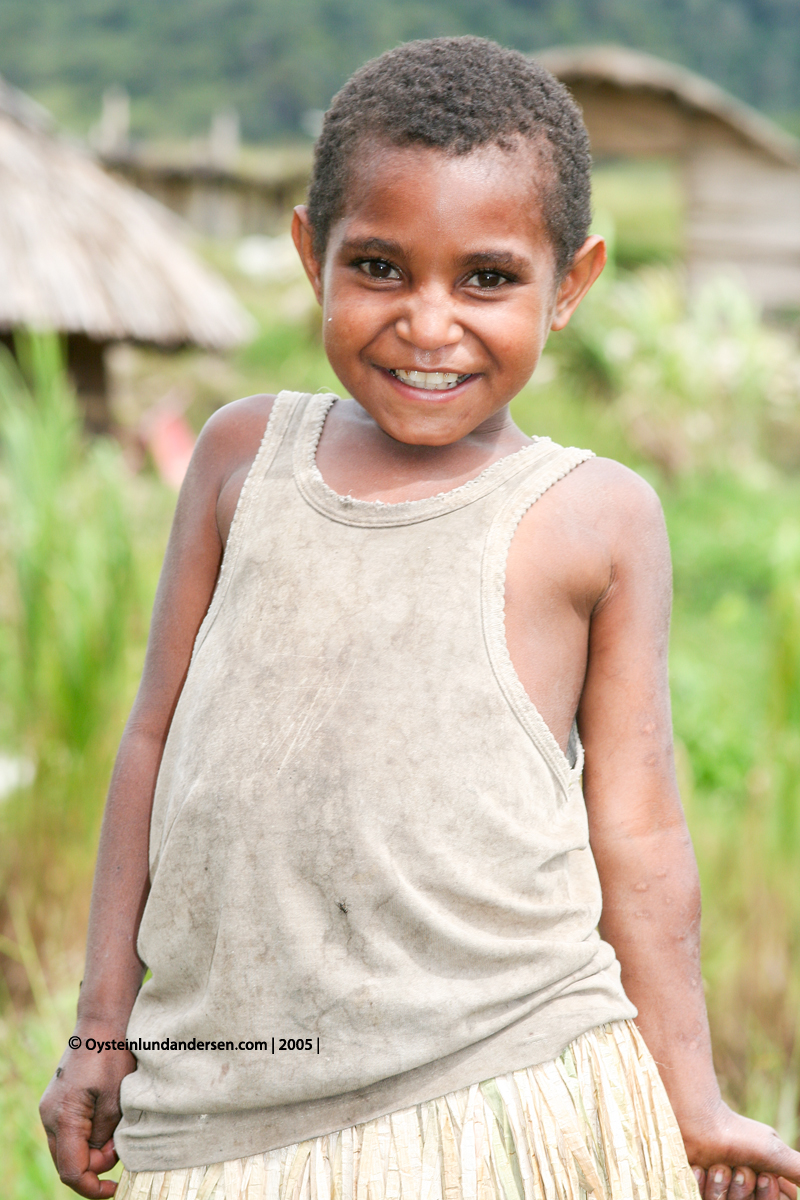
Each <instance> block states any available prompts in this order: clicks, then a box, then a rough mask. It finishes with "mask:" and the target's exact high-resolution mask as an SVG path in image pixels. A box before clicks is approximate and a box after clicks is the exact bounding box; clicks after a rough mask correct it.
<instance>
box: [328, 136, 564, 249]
mask: <svg viewBox="0 0 800 1200" xmlns="http://www.w3.org/2000/svg"><path fill="white" fill-rule="evenodd" d="M548 175H549V163H548V160H547V156H546V154H543V153H542V148H541V147H540V146H539V145H537V144H536V143H533V142H531V141H530V140H528V139H519V140H518V142H517V143H516V144H514V145H513V146H512V147H511V148H509V149H503V148H501V147H500V146H496V145H486V146H479V147H477V148H476V149H475V150H472V151H470V152H469V153H468V154H459V155H455V154H447V153H445V152H444V151H442V150H439V149H436V148H434V147H429V146H420V145H411V146H391V145H384V144H381V143H375V142H365V143H364V144H363V146H362V149H361V150H360V151H358V152H357V153H356V154H355V155H354V156H353V159H352V160H351V169H350V173H349V180H348V189H347V194H346V197H345V207H344V212H343V214H342V216H341V217H340V219H339V220H338V221H337V222H336V223H335V228H337V231H338V232H339V234H340V236H341V237H342V238H343V239H347V240H352V239H354V238H362V237H370V236H372V237H381V238H384V239H386V240H389V241H400V242H403V241H405V240H406V238H410V239H411V240H412V241H413V240H415V241H417V242H419V241H420V240H427V241H428V242H429V243H431V244H434V243H435V244H437V245H440V246H442V247H444V246H445V245H449V244H450V243H457V244H459V245H461V246H462V248H464V249H467V248H468V245H467V244H472V243H473V242H475V241H476V239H477V241H483V242H486V243H487V244H489V243H491V244H498V245H499V244H500V243H509V244H510V243H514V249H515V250H516V252H518V253H519V252H525V253H527V254H529V255H532V256H534V257H537V256H544V257H546V258H547V259H548V260H550V259H552V257H553V247H552V245H551V242H550V239H549V236H548V234H547V231H546V228H545V223H544V219H543V213H542V197H543V195H544V194H545V192H546V190H547V184H548V182H549V179H548Z"/></svg>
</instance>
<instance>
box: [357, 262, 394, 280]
mask: <svg viewBox="0 0 800 1200" xmlns="http://www.w3.org/2000/svg"><path fill="white" fill-rule="evenodd" d="M356 266H357V267H358V269H359V271H363V272H364V274H365V275H368V276H369V278H370V279H399V278H400V272H399V271H398V269H397V267H393V266H392V264H391V263H388V262H386V261H385V260H384V259H382V258H364V259H362V260H361V262H359V263H356Z"/></svg>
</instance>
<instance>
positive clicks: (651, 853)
mask: <svg viewBox="0 0 800 1200" xmlns="http://www.w3.org/2000/svg"><path fill="white" fill-rule="evenodd" d="M620 493H621V503H620V504H616V503H615V505H614V506H612V505H611V504H609V505H608V511H612V508H613V511H615V513H616V516H615V518H614V526H613V527H612V528H611V529H610V530H609V537H610V540H611V544H612V559H613V562H614V574H613V579H612V583H611V585H610V587H609V588H608V590H607V592H606V593H605V595H604V597H603V598H602V600H601V602H600V603H599V604H598V606H597V609H596V611H595V614H594V616H593V619H592V624H591V630H590V642H589V660H588V667H587V674H586V681H585V685H584V690H583V694H582V698H581V704H580V710H579V724H580V731H581V738H582V740H583V743H584V747H585V750H586V769H585V773H584V786H585V794H586V804H587V810H588V814H589V828H590V840H591V845H592V849H593V852H594V856H595V860H596V862H597V869H598V872H599V875H600V882H601V886H602V891H603V915H602V921H601V933H602V935H603V937H604V938H605V939H606V940H607V941H609V942H610V943H611V945H613V946H614V948H615V950H616V952H617V957H618V958H619V961H620V964H621V968H622V981H623V985H624V987H625V990H626V992H627V994H628V996H629V997H630V998H631V1000H632V1001H633V1003H634V1004H635V1005H636V1007H637V1008H638V1010H639V1016H638V1018H637V1024H638V1026H639V1028H640V1030H641V1032H642V1035H643V1037H644V1039H645V1041H646V1043H647V1045H648V1047H649V1049H650V1051H651V1053H652V1055H653V1057H654V1059H655V1060H656V1062H657V1064H658V1067H659V1071H660V1073H661V1077H662V1079H663V1081H664V1084H665V1087H666V1090H667V1093H668V1095H669V1099H670V1102H671V1104H672V1107H673V1109H674V1111H675V1115H676V1118H677V1120H678V1125H679V1127H680V1130H681V1133H682V1135H683V1139H684V1142H685V1144H686V1149H687V1153H688V1155H689V1160H690V1162H691V1163H692V1164H693V1165H696V1168H699V1169H700V1174H699V1176H698V1179H699V1182H700V1185H701V1187H702V1188H704V1192H703V1194H704V1196H705V1200H717V1198H718V1197H719V1198H720V1200H722V1198H724V1197H726V1196H728V1197H729V1200H742V1198H743V1197H746V1196H750V1195H752V1194H753V1191H754V1188H755V1186H756V1173H758V1172H761V1173H762V1174H761V1175H760V1176H759V1183H758V1192H757V1194H758V1197H759V1200H777V1197H778V1194H779V1193H778V1186H779V1185H778V1182H777V1180H776V1176H786V1177H788V1178H789V1179H792V1180H795V1181H797V1182H800V1154H798V1153H796V1152H795V1151H793V1150H790V1149H789V1148H788V1147H787V1146H785V1145H784V1144H783V1142H781V1140H780V1139H779V1138H778V1135H777V1134H776V1133H775V1131H774V1130H772V1129H770V1128H769V1127H768V1126H766V1125H762V1124H760V1123H759V1122H756V1121H750V1120H747V1119H746V1118H744V1117H741V1116H739V1115H737V1114H736V1113H733V1112H732V1111H731V1110H730V1109H729V1108H728V1107H727V1106H726V1105H725V1104H724V1102H723V1101H722V1098H721V1096H720V1092H719V1087H718V1084H717V1080H716V1076H715V1074H714V1067H713V1061H712V1054H711V1041H710V1036H709V1029H708V1020H707V1017H706V1008H705V1000H704V997H703V985H702V978H701V974H700V890H699V883H698V877H697V867H696V864H695V859H694V853H693V851H692V846H691V841H690V838H689V833H688V830H687V828H686V823H685V820H684V816H683V811H682V808H681V804H680V798H679V796H678V789H677V784H676V780H675V771H674V764H673V754H672V730H671V718H670V705H669V691H668V679H667V643H668V626H669V607H670V595H671V577H670V563H669V548H668V543H667V537H666V531H665V529H664V523H663V518H662V516H661V511H660V506H659V504H658V501H657V499H656V497H655V495H654V493H652V491H651V490H650V489H649V488H648V487H647V485H645V484H643V483H642V482H641V481H639V480H637V481H635V482H634V481H632V480H630V479H628V481H627V482H626V483H625V484H624V486H622V487H621V488H620ZM615 499H620V497H619V496H618V497H616V498H615ZM720 1175H721V1178H717V1177H718V1176H720ZM733 1176H736V1177H740V1178H739V1181H738V1182H737V1180H736V1179H734V1178H732V1177H733ZM781 1187H782V1189H783V1190H784V1191H785V1192H786V1194H788V1195H792V1196H793V1195H794V1194H795V1193H794V1189H793V1187H792V1185H791V1184H789V1183H785V1182H784V1183H782V1184H781Z"/></svg>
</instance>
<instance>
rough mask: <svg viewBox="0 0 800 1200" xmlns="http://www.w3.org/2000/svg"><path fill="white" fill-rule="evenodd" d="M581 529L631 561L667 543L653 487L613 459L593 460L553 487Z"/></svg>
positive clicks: (559, 503) (616, 556) (556, 495)
mask: <svg viewBox="0 0 800 1200" xmlns="http://www.w3.org/2000/svg"><path fill="white" fill-rule="evenodd" d="M551 490H552V492H553V501H554V502H556V503H557V504H558V505H559V506H563V509H564V510H565V512H568V513H569V514H570V516H571V518H572V519H573V520H574V521H576V524H577V525H578V526H579V527H583V528H586V529H591V530H592V531H593V533H594V535H595V536H596V537H599V538H601V539H602V540H603V542H604V543H606V544H607V545H608V548H609V551H610V552H611V554H612V557H613V558H614V559H615V560H616V559H618V558H619V557H623V558H625V557H628V556H629V555H630V554H631V553H632V552H635V551H636V550H637V549H639V550H641V548H642V546H643V545H644V544H645V543H647V544H653V543H658V544H659V545H666V527H665V523H664V513H663V509H662V507H661V501H660V500H659V498H658V494H657V492H656V491H655V489H654V488H653V487H652V486H651V485H650V484H649V483H648V482H647V480H646V479H643V478H642V476H641V475H638V474H637V473H636V471H632V470H631V469H630V467H626V466H623V464H622V463H619V462H616V461H615V460H614V459H611V458H590V459H587V460H586V461H585V462H583V463H581V464H580V466H579V467H577V468H576V469H575V470H573V471H570V473H569V474H568V475H566V476H565V477H564V479H563V480H561V481H560V482H559V483H558V485H557V487H555V488H553V489H551Z"/></svg>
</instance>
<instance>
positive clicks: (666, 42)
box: [0, 0, 800, 140]
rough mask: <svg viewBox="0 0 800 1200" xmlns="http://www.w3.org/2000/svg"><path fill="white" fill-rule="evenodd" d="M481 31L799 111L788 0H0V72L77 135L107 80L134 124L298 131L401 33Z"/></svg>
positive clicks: (795, 25)
mask: <svg viewBox="0 0 800 1200" xmlns="http://www.w3.org/2000/svg"><path fill="white" fill-rule="evenodd" d="M464 33H472V34H480V35H484V36H488V37H493V38H496V39H497V40H499V41H501V42H504V43H506V44H508V45H511V46H516V47H518V48H519V49H521V50H525V51H535V50H540V49H542V48H545V47H547V46H552V45H556V44H562V43H565V42H573V43H584V42H617V43H620V44H622V45H625V46H633V47H635V48H637V49H640V50H647V51H650V52H651V53H654V54H658V55H661V56H663V57H665V58H669V59H672V60H674V61H676V62H681V63H685V64H686V65H687V66H689V67H692V68H694V69H695V70H697V71H700V72H701V73H702V74H705V75H708V76H709V77H710V78H711V79H714V80H715V81H717V82H718V83H720V84H722V85H723V86H724V87H727V88H728V89H729V90H730V91H732V92H734V93H735V94H736V95H738V96H741V97H742V98H743V99H745V100H748V101H749V102H750V103H752V104H755V105H756V106H758V107H760V108H762V109H764V110H765V111H768V112H774V113H776V114H778V115H779V116H781V115H782V116H784V117H785V119H786V120H787V121H788V122H790V123H791V122H792V120H794V119H795V114H796V111H797V95H798V89H799V86H800V22H798V21H797V19H796V9H795V6H794V4H793V3H792V2H791V0H772V2H771V3H769V4H767V3H765V2H764V0H652V2H651V3H649V4H646V5H643V4H641V3H640V2H639V0H615V3H614V4H598V3H596V0H495V3H493V4H491V5H487V4H481V3H478V2H477V0H430V2H429V3H427V4H423V3H421V2H420V0H296V2H295V3H294V4H291V5H287V4H281V3H280V2H279V0H194V2H193V3H189V2H188V0H176V2H173V3H171V4H164V3H160V2H159V0H69V3H64V0H40V2H39V3H38V4H35V5H32V4H31V3H30V2H29V0H3V4H2V6H0V72H2V73H3V74H4V75H6V77H7V78H8V79H9V80H10V81H11V82H12V83H14V84H16V85H17V86H18V87H22V88H24V89H26V90H28V91H30V92H32V93H33V94H34V95H35V96H36V97H37V98H38V99H40V100H41V101H42V103H44V104H46V105H48V106H49V107H51V108H52V109H53V111H54V112H55V113H56V115H57V117H58V119H59V120H61V121H63V122H65V123H66V124H67V125H69V126H70V127H72V128H74V129H76V130H78V131H80V132H85V131H86V129H87V128H88V126H89V125H90V124H91V122H93V121H94V120H96V119H97V115H98V112H99V106H100V97H101V95H102V92H103V90H104V89H105V88H107V87H109V86H111V85H114V84H123V85H124V86H125V87H126V88H128V89H129V91H130V93H131V95H132V97H133V118H134V128H135V131H136V132H137V133H139V134H147V135H148V136H154V135H186V134H196V133H202V132H204V131H205V129H206V128H207V125H208V121H209V117H210V116H211V114H212V113H213V112H214V111H215V110H217V109H219V108H220V107H225V106H228V105H231V104H233V105H235V106H236V107H237V108H238V109H239V111H240V113H241V115H242V119H243V126H244V131H245V135H246V136H247V137H248V138H250V139H256V140H263V139H264V138H267V137H274V136H276V135H285V134H289V135H293V136H297V135H299V134H300V133H301V128H302V117H303V114H304V113H305V112H307V111H308V110H311V109H321V108H322V109H324V108H326V107H327V105H328V102H329V100H330V98H331V96H332V95H333V93H334V92H335V91H336V89H337V88H338V87H340V86H341V84H342V83H343V82H344V80H345V79H346V78H347V76H348V75H349V74H350V73H351V72H352V71H353V70H354V69H355V68H356V67H358V66H359V65H360V64H361V63H362V62H364V60H365V59H367V58H369V57H371V56H372V55H374V54H377V53H379V52H380V51H382V50H386V49H388V48H389V47H390V46H393V45H396V44H397V43H398V42H402V41H406V40H408V39H410V38H415V37H430V36H435V35H440V34H464Z"/></svg>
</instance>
